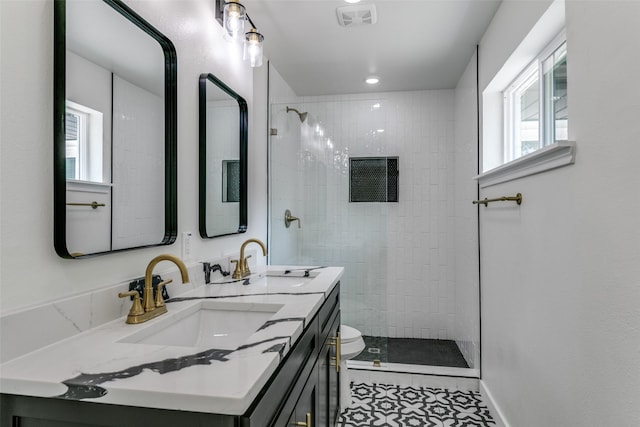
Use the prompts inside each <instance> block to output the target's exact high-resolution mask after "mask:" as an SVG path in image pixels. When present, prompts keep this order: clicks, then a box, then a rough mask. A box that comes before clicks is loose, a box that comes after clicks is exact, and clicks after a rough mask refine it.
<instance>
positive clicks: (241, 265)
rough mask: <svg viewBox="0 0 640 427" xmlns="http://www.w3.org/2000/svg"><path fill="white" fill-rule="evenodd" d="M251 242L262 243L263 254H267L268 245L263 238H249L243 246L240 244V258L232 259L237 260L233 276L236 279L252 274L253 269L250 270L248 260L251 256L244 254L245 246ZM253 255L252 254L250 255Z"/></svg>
mask: <svg viewBox="0 0 640 427" xmlns="http://www.w3.org/2000/svg"><path fill="white" fill-rule="evenodd" d="M249 243H257V244H259V245H260V247H261V248H262V255H264V256H267V247H266V246H265V245H264V243H262V241H261V240H258V239H247V240H245V242H244V243H243V244H242V246H240V258H239V259H237V260H235V259H232V260H231V262H235V263H236V269H235V270H234V272H233V276H231V277H233V278H234V279H242V278H243V277H247V276H248V275H250V274H251V270H249V263H248V262H247V259H248V258H249V257H246V258H245V256H244V248H245V247H246V246H247V245H248V244H249ZM249 256H251V255H249Z"/></svg>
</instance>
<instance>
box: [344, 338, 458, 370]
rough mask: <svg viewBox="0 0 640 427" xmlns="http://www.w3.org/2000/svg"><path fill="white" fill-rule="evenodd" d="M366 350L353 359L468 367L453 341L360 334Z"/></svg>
mask: <svg viewBox="0 0 640 427" xmlns="http://www.w3.org/2000/svg"><path fill="white" fill-rule="evenodd" d="M362 338H363V339H364V344H365V346H366V347H365V349H364V350H363V351H362V353H360V354H359V355H358V356H356V357H355V358H354V359H353V360H359V361H364V362H373V361H374V360H375V359H378V360H380V361H381V362H383V363H384V362H387V363H404V364H408V365H429V366H450V367H453V368H468V367H469V365H467V362H466V361H465V360H464V356H462V353H461V352H460V349H459V348H458V346H457V345H456V342H455V341H452V340H434V339H415V338H386V337H370V336H367V335H363V336H362Z"/></svg>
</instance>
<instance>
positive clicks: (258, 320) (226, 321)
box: [119, 301, 282, 350]
mask: <svg viewBox="0 0 640 427" xmlns="http://www.w3.org/2000/svg"><path fill="white" fill-rule="evenodd" d="M281 308H282V305H281V304H265V303H241V302H229V301H201V302H200V303H198V304H196V305H194V306H192V307H189V308H187V309H184V310H182V311H180V312H177V313H175V314H173V316H171V317H167V318H164V319H162V320H160V321H158V322H157V323H154V324H153V325H149V326H148V327H147V328H145V329H143V330H141V331H139V332H136V333H134V334H131V335H129V336H127V337H126V338H124V339H122V340H120V341H119V342H121V343H130V344H148V345H149V344H150V345H168V346H180V347H207V348H217V349H225V350H235V349H237V348H238V347H239V346H241V345H243V344H245V343H246V342H247V339H248V338H249V337H250V336H251V335H253V334H254V333H255V332H256V331H257V330H258V329H259V328H260V327H261V326H262V325H264V323H265V322H266V321H267V320H269V319H271V318H272V317H273V315H274V314H275V313H277V312H278V310H280V309H281ZM170 309H171V307H169V310H170Z"/></svg>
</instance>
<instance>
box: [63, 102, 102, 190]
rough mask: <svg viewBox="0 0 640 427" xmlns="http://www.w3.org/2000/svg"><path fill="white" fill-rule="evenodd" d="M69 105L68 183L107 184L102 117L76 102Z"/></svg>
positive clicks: (67, 133)
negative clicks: (69, 180) (103, 164)
mask: <svg viewBox="0 0 640 427" xmlns="http://www.w3.org/2000/svg"><path fill="white" fill-rule="evenodd" d="M66 104H67V107H66V122H65V126H66V166H67V169H66V176H67V179H72V180H77V181H90V182H104V178H103V175H102V151H103V142H104V140H103V133H102V128H103V123H102V120H103V118H102V113H101V112H100V111H96V110H93V109H91V108H89V107H86V106H84V105H80V104H76V103H75V102H72V101H67V103H66Z"/></svg>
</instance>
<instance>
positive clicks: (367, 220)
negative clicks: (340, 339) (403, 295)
mask: <svg viewBox="0 0 640 427" xmlns="http://www.w3.org/2000/svg"><path fill="white" fill-rule="evenodd" d="M369 104H370V102H366V103H365V102H358V101H354V102H347V103H345V102H321V103H305V104H287V105H285V104H273V105H272V106H271V124H270V127H271V128H272V135H271V137H270V142H269V144H270V146H269V210H270V215H269V263H270V264H272V265H301V266H342V267H344V268H345V272H344V275H343V277H342V279H341V305H342V323H343V324H347V325H349V326H352V327H354V328H356V329H357V330H359V331H360V332H361V333H362V335H363V336H364V337H365V341H366V343H367V345H368V348H367V349H365V351H363V352H362V353H361V355H360V356H359V357H358V359H362V360H366V361H368V362H367V363H372V362H373V361H374V360H379V361H381V362H383V363H384V362H386V350H387V348H386V347H387V345H386V340H387V338H386V337H387V324H388V323H387V313H388V308H387V292H386V279H387V271H386V270H387V250H386V244H384V242H385V240H386V237H387V209H388V207H387V206H386V204H385V203H351V202H350V194H349V158H350V150H353V149H354V147H352V145H354V146H356V145H366V144H367V142H372V140H371V138H372V135H370V134H365V136H364V138H365V140H362V139H357V140H353V139H352V138H350V137H349V135H353V134H354V133H355V132H356V129H355V126H354V125H353V124H352V123H351V122H349V121H346V120H343V121H341V120H342V119H341V115H340V114H338V112H339V111H341V110H348V109H356V110H357V109H360V110H361V109H363V108H370V107H369ZM292 108H295V109H296V110H297V111H293V110H292ZM287 110H289V112H287ZM305 113H306V114H305ZM350 127H353V129H349V128H350ZM377 128H379V126H378V127H377ZM377 128H376V129H377ZM367 138H369V139H367ZM373 142H374V143H375V142H376V141H373ZM287 211H289V212H290V214H291V215H292V216H295V217H297V218H299V220H295V221H293V222H290V223H289V227H287V224H286V221H285V212H287Z"/></svg>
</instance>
